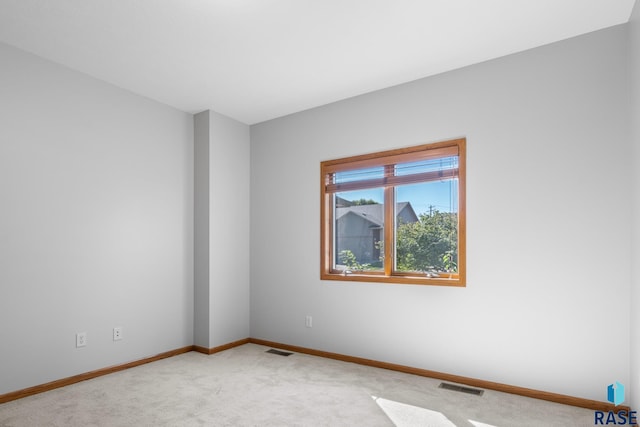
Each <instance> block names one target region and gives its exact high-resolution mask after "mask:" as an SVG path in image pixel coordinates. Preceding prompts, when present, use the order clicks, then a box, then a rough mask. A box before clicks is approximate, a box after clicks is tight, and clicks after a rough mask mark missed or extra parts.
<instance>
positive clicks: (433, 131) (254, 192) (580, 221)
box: [251, 26, 631, 400]
mask: <svg viewBox="0 0 640 427" xmlns="http://www.w3.org/2000/svg"><path fill="white" fill-rule="evenodd" d="M626 30H627V28H626V27H625V26H619V27H614V28H610V29H607V30H603V31H599V32H596V33H592V34H588V35H585V36H582V37H578V38H574V39H570V40H566V41H563V42H559V43H555V44H552V45H548V46H545V47H541V48H538V49H534V50H530V51H527V52H523V53H519V54H515V55H511V56H508V57H504V58H501V59H498V60H494V61H490V62H486V63H482V64H479V65H474V66H471V67H468V68H464V69H460V70H457V71H453V72H448V73H445V74H441V75H438V76H434V77H430V78H426V79H423V80H419V81H416V82H412V83H408V84H405V85H401V86H397V87H393V88H389V89H386V90H381V91H378V92H374V93H370V94H367V95H363V96H360V97H356V98H352V99H348V100H345V101H341V102H337V103H334V104H330V105H327V106H324V107H320V108H316V109H313V110H309V111H306V112H301V113H298V114H294V115H291V116H287V117H283V118H280V119H276V120H272V121H268V122H265V123H261V124H258V125H254V126H252V129H251V144H252V145H251V204H252V207H253V208H252V215H251V248H252V251H251V274H252V281H251V336H252V337H255V338H262V339H268V340H274V341H280V342H285V343H289V344H295V345H301V346H305V347H311V348H315V349H321V350H326V351H333V352H337V353H342V354H348V355H353V356H360V357H365V358H370V359H376V360H381V361H386V362H392V363H398V364H403V365H409V366H415V367H419V368H425V369H432V370H436V371H442V372H448V373H452V374H458V375H464V376H469V377H474V378H481V379H485V380H491V381H497V382H500V383H506V384H514V385H518V386H522V387H530V388H533V389H538V390H547V391H550V392H556V393H563V394H567V395H573V396H578V397H583V398H589V399H596V400H604V399H605V398H606V395H605V394H604V393H605V391H604V390H605V389H606V386H607V385H608V384H610V383H611V382H612V381H615V380H618V381H621V382H623V383H628V382H629V366H630V360H629V349H630V346H629V333H630V330H629V324H630V322H629V320H630V306H629V292H630V280H631V278H630V271H631V268H630V266H631V256H630V254H629V251H628V250H627V249H628V248H629V247H630V237H629V227H630V224H631V215H630V211H631V209H630V208H631V202H630V199H629V194H630V191H631V185H630V178H631V172H630V170H631V161H630V147H629V143H628V141H629V132H628V129H629V126H628V124H629V123H628V95H627V94H628V85H627V81H628V80H627V31H626ZM460 136H466V137H467V149H468V157H467V159H468V170H467V175H468V177H467V179H468V181H467V229H468V232H467V248H468V253H467V260H468V261H467V263H468V274H467V277H468V285H467V287H466V288H447V287H436V286H408V285H407V286H403V285H394V286H390V285H386V284H374V283H360V282H358V283H354V282H351V283H344V282H334V281H331V282H323V281H320V280H319V275H320V274H319V264H320V262H319V259H320V254H319V247H320V244H319V220H320V218H319V202H318V200H319V195H318V191H319V164H320V162H321V161H322V160H328V159H333V158H340V157H346V156H351V155H357V154H363V153H368V152H375V151H379V150H385V149H392V148H398V147H403V146H410V145H416V144H422V143H426V142H431V141H439V140H444V139H450V138H456V137H460ZM280 201H283V202H280ZM292 201H295V204H291V202H292ZM305 315H312V316H313V317H314V319H313V328H305V324H304V319H305ZM613 343H615V344H613ZM612 344H613V348H614V349H612Z"/></svg>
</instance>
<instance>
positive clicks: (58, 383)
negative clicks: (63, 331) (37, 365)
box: [0, 345, 194, 403]
mask: <svg viewBox="0 0 640 427" xmlns="http://www.w3.org/2000/svg"><path fill="white" fill-rule="evenodd" d="M193 349H194V348H193V346H192V345H190V346H187V347H182V348H178V349H175V350H171V351H166V352H164V353H160V354H157V355H155V356H151V357H147V358H144V359H140V360H135V361H133V362H128V363H124V364H122V365H116V366H110V367H108V368H102V369H97V370H95V371H91V372H86V373H84V374H79V375H74V376H72V377H68V378H63V379H61V380H55V381H51V382H49V383H46V384H40V385H37V386H33V387H29V388H25V389H23V390H18V391H13V392H11V393H7V394H2V395H0V403H6V402H10V401H12V400H17V399H21V398H23V397H27V396H33V395H34V394H38V393H44V392H45V391H49V390H54V389H56V388H60V387H64V386H67V385H71V384H75V383H79V382H81V381H85V380H90V379H92V378H97V377H101V376H103V375H108V374H112V373H114V372H118V371H123V370H125V369H129V368H134V367H136V366H140V365H144V364H146V363H151V362H155V361H158V360H161V359H166V358H167V357H173V356H177V355H179V354H183V353H188V352H190V351H193Z"/></svg>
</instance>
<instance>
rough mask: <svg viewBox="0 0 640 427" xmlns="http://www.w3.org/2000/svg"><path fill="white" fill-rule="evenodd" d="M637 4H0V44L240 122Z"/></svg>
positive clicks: (563, 34)
mask: <svg viewBox="0 0 640 427" xmlns="http://www.w3.org/2000/svg"><path fill="white" fill-rule="evenodd" d="M634 1H635V0H0V41H3V42H5V43H7V44H9V45H13V46H16V47H19V48H21V49H24V50H26V51H29V52H32V53H35V54H37V55H40V56H42V57H45V58H48V59H50V60H53V61H55V62H58V63H61V64H64V65H66V66H68V67H71V68H73V69H76V70H79V71H82V72H84V73H87V74H89V75H92V76H94V77H97V78H99V79H102V80H105V81H107V82H110V83H112V84H114V85H116V86H119V87H122V88H125V89H128V90H130V91H132V92H135V93H137V94H140V95H143V96H146V97H148V98H151V99H154V100H157V101H160V102H163V103H166V104H169V105H171V106H174V107H176V108H178V109H180V110H183V111H187V112H190V113H196V112H199V111H202V110H206V109H211V110H214V111H216V112H218V113H221V114H224V115H227V116H229V117H233V118H235V119H236V120H239V121H241V122H244V123H247V124H253V123H258V122H261V121H264V120H268V119H272V118H275V117H279V116H283V115H287V114H291V113H294V112H297V111H301V110H305V109H308V108H312V107H316V106H319V105H323V104H327V103H330V102H333V101H337V100H340V99H344V98H348V97H352V96H355V95H359V94H363V93H366V92H370V91H373V90H377V89H382V88H385V87H389V86H393V85H397V84H400V83H404V82H408V81H411V80H415V79H419V78H422V77H426V76H429V75H433V74H436V73H441V72H444V71H447V70H452V69H455V68H459V67H463V66H466V65H470V64H474V63H478V62H481V61H486V60H488V59H492V58H496V57H500V56H503V55H507V54H510V53H513V52H518V51H522V50H525V49H529V48H532V47H536V46H541V45H544V44H548V43H552V42H554V41H558V40H562V39H566V38H569V37H573V36H576V35H579V34H584V33H587V32H591V31H594V30H598V29H601V28H605V27H609V26H612V25H616V24H621V23H625V22H627V21H628V19H629V16H630V15H631V11H632V8H633V5H634Z"/></svg>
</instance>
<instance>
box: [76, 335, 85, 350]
mask: <svg viewBox="0 0 640 427" xmlns="http://www.w3.org/2000/svg"><path fill="white" fill-rule="evenodd" d="M86 345H87V333H86V332H78V333H77V334H76V347H84V346H86Z"/></svg>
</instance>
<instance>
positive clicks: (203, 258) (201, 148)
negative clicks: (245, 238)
mask: <svg viewBox="0 0 640 427" xmlns="http://www.w3.org/2000/svg"><path fill="white" fill-rule="evenodd" d="M209 116H210V114H209V111H208V110H207V111H203V112H201V113H199V114H196V115H195V116H194V118H193V129H194V141H193V142H194V157H195V161H194V169H195V170H194V183H193V185H194V262H193V265H194V283H193V298H194V321H193V343H194V344H195V345H197V346H200V347H204V348H210V347H211V342H210V337H209V335H210V332H211V306H210V301H209V300H210V297H211V289H210V282H209V280H210V278H211V272H210V269H209V256H210V251H209V244H210V236H209V233H210V228H209V222H210V220H211V218H210V199H211V198H210V194H209V173H210V167H209V153H210V145H211V141H210V126H209Z"/></svg>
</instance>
